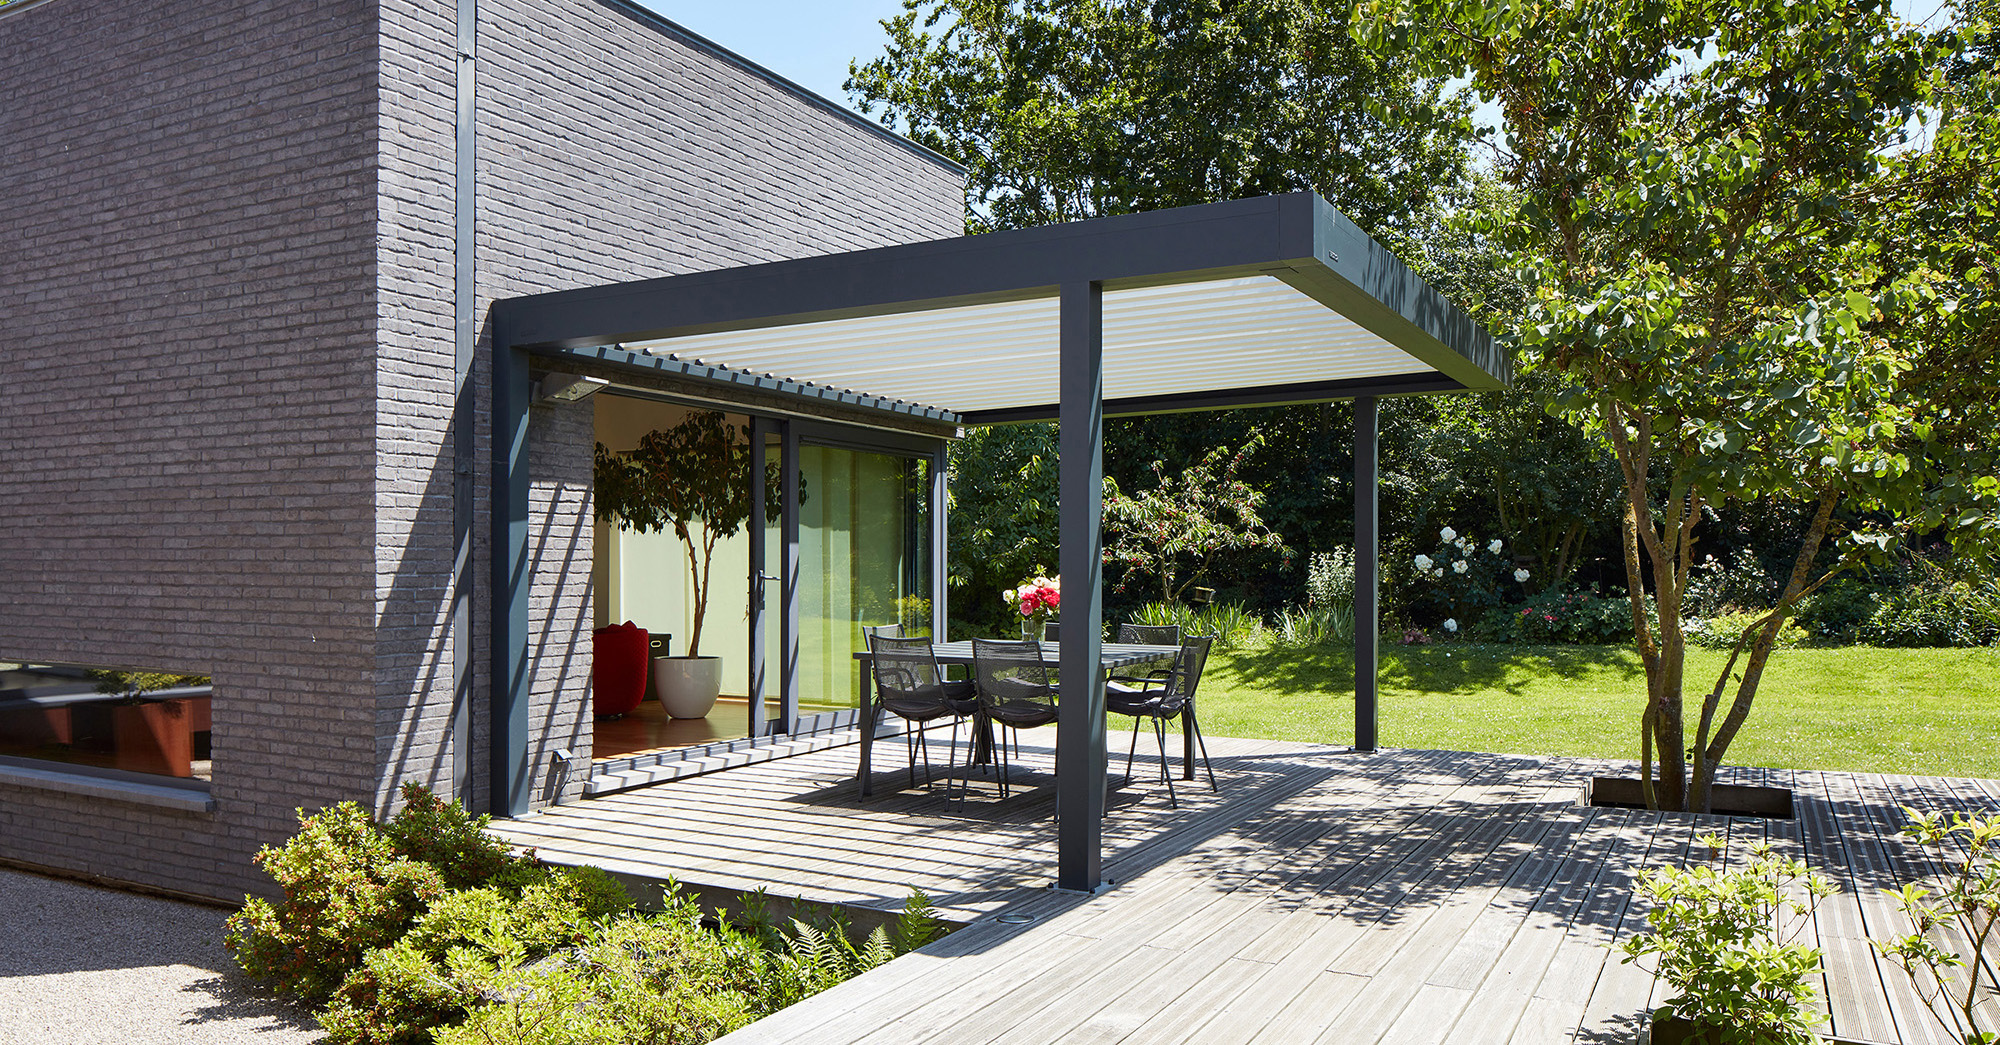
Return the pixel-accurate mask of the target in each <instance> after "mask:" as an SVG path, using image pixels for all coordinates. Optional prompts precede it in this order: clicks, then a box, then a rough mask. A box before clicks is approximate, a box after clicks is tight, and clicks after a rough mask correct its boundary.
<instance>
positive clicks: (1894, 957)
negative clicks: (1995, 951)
mask: <svg viewBox="0 0 2000 1045" xmlns="http://www.w3.org/2000/svg"><path fill="white" fill-rule="evenodd" d="M1903 811H1904V812H1905V813H1907V814H1909V816H1910V819H1911V821H1912V823H1911V824H1910V825H1909V826H1908V827H1905V828H1904V829H1903V833H1904V834H1905V835H1908V836H1909V837H1911V838H1913V839H1915V840H1916V841H1917V843H1918V844H1920V845H1923V846H1926V847H1929V848H1932V849H1937V850H1940V851H1941V852H1942V854H1943V855H1944V856H1945V858H1946V861H1947V863H1948V864H1950V865H1951V866H1950V869H1949V871H1948V872H1947V873H1946V874H1945V875H1944V876H1942V881H1940V882H1937V883H1934V884H1936V885H1937V888H1936V889H1935V890H1933V889H1927V888H1925V887H1924V886H1922V885H1919V884H1917V883H1914V882H1912V883H1909V884H1906V885H1904V886H1903V887H1902V888H1900V889H1885V890H1883V891H1884V892H1886V893H1888V894H1889V896H1890V897H1891V898H1892V899H1894V900H1895V901H1896V906H1897V908H1898V909H1899V910H1900V911H1902V913H1903V916H1904V917H1905V918H1907V919H1909V921H1910V927H1911V928H1912V929H1913V930H1914V931H1913V932H1911V933H1910V934H1908V935H1906V936H1895V937H1890V938H1888V939H1876V940H1870V941H1869V942H1870V943H1873V944H1874V945H1875V949H1876V950H1878V951H1880V952H1881V953H1882V955H1883V956H1884V957H1886V958H1888V959H1889V960H1890V961H1891V962H1893V963H1895V965H1896V966H1897V967H1898V968H1900V969H1902V970H1903V972H1904V973H1905V974H1906V975H1908V976H1909V978H1910V985H1911V986H1912V987H1914V988H1915V989H1916V991H1917V994H1918V996H1919V997H1921V998H1923V999H1924V1008H1925V1009H1926V1010H1927V1011H1929V1012H1930V1013H1931V1014H1932V1015H1933V1016H1935V1017H1936V1018H1937V1020H1938V1022H1939V1023H1940V1024H1942V1025H1943V1027H1944V1029H1945V1032H1946V1033H1948V1034H1950V1035H1952V1036H1953V1037H1955V1038H1958V1039H1959V1040H1961V1041H1964V1042H1966V1045H1994V1043H1995V1042H2000V1025H1996V1023H1995V1022H1994V1018H1993V1008H1992V1001H1993V1000H1994V999H1995V998H1996V997H2000V984H1995V983H1994V982H1993V981H1992V980H1991V979H1990V977H1984V978H1983V977H1982V976H1981V975H1980V969H1979V965H1980V956H1981V955H1984V954H1990V953H1991V952H1990V948H1989V942H1990V941H1995V940H2000V936H1997V935H1996V932H1995V931H1996V929H2000V817H1985V818H1982V817H1974V816H1967V815H1965V814H1963V813H1955V814H1953V815H1952V816H1951V817H1950V818H1949V819H1946V818H1945V817H1943V816H1940V815H1939V814H1936V813H1930V814H1922V813H1918V812H1917V811H1916V810H1914V809H1911V808H1909V807H1907V806H1905V807H1904V809H1903Z"/></svg>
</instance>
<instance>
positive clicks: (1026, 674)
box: [972, 639, 1056, 711]
mask: <svg viewBox="0 0 2000 1045" xmlns="http://www.w3.org/2000/svg"><path fill="white" fill-rule="evenodd" d="M972 678H973V682H974V683H975V684H976V685H977V687H978V689H979V703H980V705H981V706H982V707H985V708H986V709H987V710H988V711H992V710H995V709H1016V710H1021V709H1027V708H1029V707H1031V706H1035V705H1039V706H1041V707H1043V708H1052V707H1054V706H1055V702H1056V693H1055V687H1053V686H1051V685H1049V664H1048V662H1047V661H1045V660H1043V659H1042V644H1041V643H1039V642H1036V641H1034V640H1033V639H1028V640H1024V641H1014V640H1009V639H973V640H972Z"/></svg>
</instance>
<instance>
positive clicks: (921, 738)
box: [917, 722, 932, 791]
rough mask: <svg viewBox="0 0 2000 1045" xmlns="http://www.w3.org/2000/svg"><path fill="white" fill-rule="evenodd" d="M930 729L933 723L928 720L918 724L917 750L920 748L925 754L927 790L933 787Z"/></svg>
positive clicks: (925, 785)
mask: <svg viewBox="0 0 2000 1045" xmlns="http://www.w3.org/2000/svg"><path fill="white" fill-rule="evenodd" d="M930 729H931V724H930V723H928V722H925V723H922V724H920V725H918V726H917V750H918V751H920V752H922V753H923V756H924V790H925V791H929V790H931V789H932V788H931V744H930V740H931V734H930Z"/></svg>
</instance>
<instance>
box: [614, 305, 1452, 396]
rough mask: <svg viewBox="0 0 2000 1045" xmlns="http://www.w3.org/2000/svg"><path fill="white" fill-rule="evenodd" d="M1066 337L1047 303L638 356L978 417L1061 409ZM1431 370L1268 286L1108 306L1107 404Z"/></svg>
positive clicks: (768, 333) (697, 338) (960, 310)
mask: <svg viewBox="0 0 2000 1045" xmlns="http://www.w3.org/2000/svg"><path fill="white" fill-rule="evenodd" d="M1056 338H1057V332H1056V299H1055V298H1053V297H1049V298H1038V299H1034V300H1029V301H1017V302H1008V303H1005V304H998V305H968V306H960V307H956V308H946V309H935V310H931V311H924V312H906V313H900V314H896V315H889V316H878V317H870V318H865V319H844V320H834V321H830V322H823V323H811V324H803V325H795V326H783V327H770V328H764V329H759V330H747V331H733V332H728V333H720V334H698V335H691V336H686V337H678V338H670V339H666V340H660V341H651V342H644V343H632V344H628V345H627V346H626V347H627V348H630V349H634V350H642V349H643V350H645V351H648V352H650V353H652V354H654V355H667V354H672V355H675V356H678V357H679V358H680V359H682V360H699V361H700V362H702V363H704V364H706V365H708V366H720V367H728V368H731V369H736V370H744V371H749V372H752V373H757V374H766V373H768V374H773V375H776V376H777V377H779V378H785V379H789V380H793V381H799V382H806V383H811V384H817V385H821V386H827V387H832V388H841V389H852V390H854V391H856V392H863V393H867V394H869V395H874V396H881V397H884V398H888V399H901V400H906V401H908V402H913V403H921V404H925V405H928V406H936V407H941V408H943V409H946V410H950V411H952V412H954V413H958V414H967V413H972V412H975V411H983V410H1007V409H1018V408H1025V407H1038V406H1046V405H1049V404H1052V403H1055V402H1056V400H1057V342H1056ZM1225 370H1226V371H1228V372H1230V378H1229V380H1227V381H1218V379H1217V377H1218V372H1220V371H1225ZM1430 372H1432V368H1431V367H1430V366H1428V365H1426V364H1425V363H1423V362H1421V361H1420V360H1418V359H1416V358H1415V357H1414V356H1411V355H1409V354H1408V353H1406V352H1403V351H1402V350H1400V349H1398V348H1396V347H1395V346H1394V345H1391V344H1390V343H1389V342H1387V341H1385V340H1383V339H1382V338H1380V337H1378V336H1376V335H1375V334H1373V333H1371V332H1369V331H1367V330H1365V329H1363V328H1362V327H1360V326H1359V325H1357V324H1355V323H1353V322H1350V321H1349V320H1347V319H1346V318H1345V317H1343V316H1341V315H1340V314H1339V313H1337V312H1334V311H1332V310H1330V309H1328V308H1327V307H1326V306H1324V305H1322V304H1320V303H1319V302H1317V301H1314V300H1313V299H1311V298H1309V297H1307V296H1305V295H1304V294H1301V293H1299V292H1298V291H1296V290H1294V289H1292V288H1291V287H1290V286H1287V285H1286V284H1285V283H1283V282H1281V281H1279V280H1277V279H1275V278H1273V277H1270V276H1248V277H1241V278H1235V279H1224V280H1213V281H1209V282H1199V283H1177V284H1172V285H1168V286H1159V287H1147V288H1143V289H1136V290H1115V291H1108V292H1106V293H1105V295H1104V397H1105V398H1106V399H1107V400H1117V399H1129V398H1137V397H1145V396H1155V395H1172V394H1177V393H1190V392H1201V391H1204V390H1208V389H1212V388H1216V387H1218V386H1222V387H1248V386H1265V385H1284V384H1292V383H1299V382H1309V381H1333V380H1342V379H1349V378H1367V377H1383V376H1389V375H1401V374H1425V373H1430Z"/></svg>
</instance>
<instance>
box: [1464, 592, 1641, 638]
mask: <svg viewBox="0 0 2000 1045" xmlns="http://www.w3.org/2000/svg"><path fill="white" fill-rule="evenodd" d="M1477 631H1478V634H1481V635H1483V636H1484V637H1487V638H1491V639H1493V640H1495V641H1499V642H1518V643H1525V644H1528V645H1542V644H1545V643H1552V642H1560V643H1570V644H1578V645H1590V646H1595V645H1601V644H1603V643H1608V642H1616V641H1618V640H1619V639H1621V638H1627V637H1629V636H1630V635H1631V634H1632V602H1631V600H1630V599H1627V598H1625V597H1624V596H1617V597H1613V598H1604V597H1601V596H1597V595H1592V594H1589V593H1588V592H1582V591H1578V590H1577V589H1575V588H1572V587H1568V586H1566V585H1565V586H1561V587H1555V588H1550V589H1548V590H1547V591H1544V592H1542V593H1541V594H1539V595H1535V596H1533V597H1531V598H1529V599H1528V601H1526V602H1524V603H1522V604H1521V605H1519V606H1507V607H1501V608H1499V609H1495V610H1489V611H1488V612H1487V614H1486V617H1485V619H1484V620H1483V621H1481V623H1480V626H1479V628H1478V629H1477Z"/></svg>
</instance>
